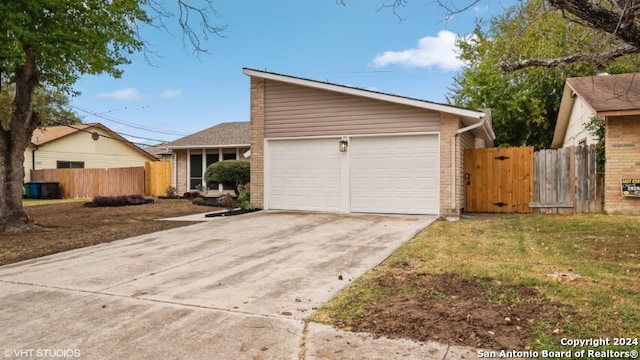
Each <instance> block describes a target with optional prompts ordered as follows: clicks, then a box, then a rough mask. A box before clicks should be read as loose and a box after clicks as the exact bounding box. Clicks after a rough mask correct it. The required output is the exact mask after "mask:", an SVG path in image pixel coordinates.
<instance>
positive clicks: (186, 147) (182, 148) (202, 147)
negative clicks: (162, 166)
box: [166, 144, 250, 150]
mask: <svg viewBox="0 0 640 360" xmlns="http://www.w3.org/2000/svg"><path fill="white" fill-rule="evenodd" d="M249 146H250V144H230V145H177V146H167V147H166V148H167V149H175V150H187V149H217V148H238V147H249Z"/></svg>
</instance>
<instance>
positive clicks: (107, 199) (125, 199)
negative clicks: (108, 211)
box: [91, 194, 148, 206]
mask: <svg viewBox="0 0 640 360" xmlns="http://www.w3.org/2000/svg"><path fill="white" fill-rule="evenodd" d="M146 202H148V201H147V200H146V199H145V197H144V196H142V195H140V194H135V195H121V196H96V197H94V198H93V202H92V203H91V204H92V205H93V206H125V205H138V204H144V203H146Z"/></svg>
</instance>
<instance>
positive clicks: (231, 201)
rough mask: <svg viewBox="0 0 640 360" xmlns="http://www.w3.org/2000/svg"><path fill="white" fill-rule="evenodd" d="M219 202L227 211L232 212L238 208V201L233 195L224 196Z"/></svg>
mask: <svg viewBox="0 0 640 360" xmlns="http://www.w3.org/2000/svg"><path fill="white" fill-rule="evenodd" d="M218 202H219V203H220V204H222V205H224V207H225V208H227V210H229V211H231V210H233V209H235V208H236V207H238V200H236V199H235V198H234V197H233V196H231V194H224V195H222V196H221V197H220V198H219V199H218Z"/></svg>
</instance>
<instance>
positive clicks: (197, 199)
mask: <svg viewBox="0 0 640 360" xmlns="http://www.w3.org/2000/svg"><path fill="white" fill-rule="evenodd" d="M191 203H192V204H195V205H202V204H204V199H203V198H201V197H197V198H194V199H193V200H191Z"/></svg>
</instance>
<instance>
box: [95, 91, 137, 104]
mask: <svg viewBox="0 0 640 360" xmlns="http://www.w3.org/2000/svg"><path fill="white" fill-rule="evenodd" d="M98 97H99V98H101V99H112V100H122V101H135V100H139V99H140V93H139V92H138V90H137V89H134V88H125V89H120V90H116V91H113V92H110V93H105V92H103V93H100V94H98Z"/></svg>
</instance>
